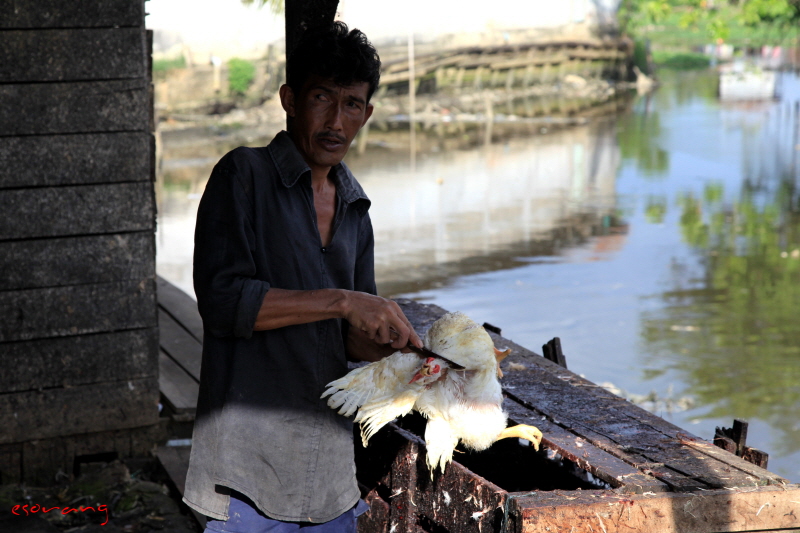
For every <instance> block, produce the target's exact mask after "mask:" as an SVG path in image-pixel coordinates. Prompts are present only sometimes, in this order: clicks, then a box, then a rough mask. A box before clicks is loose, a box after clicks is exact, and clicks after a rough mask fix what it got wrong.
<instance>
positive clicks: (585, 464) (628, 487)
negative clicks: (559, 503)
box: [503, 398, 670, 493]
mask: <svg viewBox="0 0 800 533" xmlns="http://www.w3.org/2000/svg"><path fill="white" fill-rule="evenodd" d="M503 409H504V410H505V411H506V412H507V413H508V415H509V426H511V425H515V424H528V425H531V426H536V427H537V428H539V430H541V432H542V434H543V435H544V436H543V438H542V445H543V446H544V447H545V448H550V449H551V450H553V451H555V452H556V453H558V454H559V455H561V456H562V457H564V458H565V459H567V460H569V461H572V462H573V463H575V464H576V465H577V466H579V467H580V468H583V469H584V470H586V471H587V472H589V473H590V474H592V475H593V476H595V477H596V478H598V479H600V480H602V481H605V482H606V483H609V484H610V485H611V486H612V487H614V488H619V487H621V488H622V490H623V491H624V492H626V493H627V492H635V493H642V492H665V491H668V490H670V487H669V485H667V484H666V483H663V482H661V481H659V480H658V479H656V478H655V477H653V476H651V475H647V474H644V473H643V472H641V471H640V470H639V469H638V468H636V467H635V466H632V465H631V464H629V463H626V462H625V461H623V460H622V459H620V458H618V457H616V456H614V455H611V454H610V453H608V452H606V451H604V450H601V449H600V448H598V447H596V446H594V445H593V444H592V443H591V442H589V441H587V440H586V439H583V438H581V437H579V436H578V435H576V434H574V433H572V432H569V431H567V430H566V429H564V428H562V427H561V426H559V425H557V424H554V423H553V422H551V421H550V420H547V419H546V418H544V417H542V416H541V415H538V414H537V413H535V412H534V411H531V410H530V409H528V408H526V407H524V406H522V405H520V404H518V403H517V402H515V401H513V400H512V399H509V398H506V399H505V401H504V402H503Z"/></svg>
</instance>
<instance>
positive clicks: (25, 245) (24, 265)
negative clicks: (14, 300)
mask: <svg viewBox="0 0 800 533" xmlns="http://www.w3.org/2000/svg"><path fill="white" fill-rule="evenodd" d="M154 241H155V239H154V236H153V233H152V232H151V231H140V232H136V233H117V234H115V235H91V236H81V237H60V238H53V239H36V240H29V241H5V242H0V291H10V290H18V289H35V288H44V287H60V286H66V285H86V284H90V283H110V282H114V281H118V280H125V279H128V280H142V279H145V278H152V277H153V276H155V265H154V264H152V263H148V262H143V261H142V257H152V256H153V255H155V242H154Z"/></svg>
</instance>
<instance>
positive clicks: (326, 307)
mask: <svg viewBox="0 0 800 533" xmlns="http://www.w3.org/2000/svg"><path fill="white" fill-rule="evenodd" d="M329 318H343V319H345V320H347V321H348V322H349V323H350V329H353V328H355V329H357V330H359V331H361V332H363V334H364V336H366V338H367V339H369V340H370V341H372V342H374V343H377V344H379V345H380V344H389V345H390V346H391V347H392V348H393V349H394V350H400V349H403V348H405V347H406V345H407V344H408V342H409V340H410V341H411V343H412V344H414V345H415V346H417V347H420V348H421V347H422V341H421V340H420V338H419V336H417V334H416V332H415V331H414V328H413V327H412V326H411V323H410V322H409V321H408V319H407V318H406V316H405V315H404V314H403V311H402V309H400V306H399V305H397V304H396V303H395V302H393V301H392V300H387V299H386V298H381V297H380V296H373V295H372V294H368V293H366V292H357V291H346V290H343V289H320V290H315V291H292V290H285V289H279V288H276V287H272V288H270V290H269V291H267V294H266V296H264V301H263V302H262V304H261V309H260V310H259V312H258V316H257V317H256V323H255V326H254V328H253V329H254V330H256V331H262V330H266V329H276V328H282V327H285V326H292V325H294V324H307V323H309V322H316V321H317V320H327V319H329ZM389 353H391V352H389ZM387 355H389V354H387ZM378 358H380V357H378Z"/></svg>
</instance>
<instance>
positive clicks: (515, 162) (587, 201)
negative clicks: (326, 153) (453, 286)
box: [348, 121, 619, 295]
mask: <svg viewBox="0 0 800 533" xmlns="http://www.w3.org/2000/svg"><path fill="white" fill-rule="evenodd" d="M618 162H619V155H618V149H617V148H616V143H615V142H614V137H613V123H612V122H609V121H598V122H593V123H591V124H588V125H583V126H577V127H571V128H567V129H562V130H560V131H553V132H549V133H548V134H546V135H542V134H540V135H533V136H525V137H517V138H514V137H512V138H510V139H508V140H506V141H505V142H502V143H496V144H490V145H488V146H482V147H479V148H475V149H470V150H456V151H448V152H433V153H430V152H429V153H427V154H426V153H423V154H421V155H419V156H418V157H417V160H416V163H415V166H416V168H414V167H412V166H411V165H409V164H408V163H407V162H405V161H402V160H399V161H394V162H393V163H391V164H387V154H384V153H381V152H380V151H371V152H367V153H365V154H364V155H363V156H360V157H353V158H349V159H348V164H349V165H350V167H351V168H352V169H353V172H354V173H355V175H356V176H358V177H359V180H360V181H361V183H362V185H363V186H364V188H365V189H366V190H367V193H368V194H369V195H370V197H371V198H372V200H373V208H372V209H371V211H370V213H371V216H372V223H373V227H374V228H375V241H376V248H375V263H376V265H375V266H376V272H377V276H378V286H379V287H380V290H381V292H382V293H383V294H386V295H392V294H397V293H401V292H408V291H412V290H419V289H423V288H427V287H431V286H436V285H437V284H441V283H443V282H445V281H447V280H449V279H452V278H453V277H455V276H457V275H463V274H466V273H471V272H476V271H486V270H497V269H499V268H509V267H511V266H513V265H514V262H515V258H516V257H518V256H520V255H522V256H529V255H544V254H548V255H552V254H553V247H554V246H556V247H558V246H561V245H563V244H564V243H558V244H557V243H555V239H554V235H555V234H558V235H560V236H561V238H562V240H566V241H569V242H577V241H580V240H585V239H586V238H587V237H589V236H590V235H592V234H595V233H598V231H602V226H603V223H604V220H605V224H606V226H608V224H609V220H610V217H609V215H611V214H613V211H614V201H615V194H614V188H615V185H614V183H615V176H616V169H617V165H618ZM604 217H606V218H605V219H604ZM517 264H519V263H517Z"/></svg>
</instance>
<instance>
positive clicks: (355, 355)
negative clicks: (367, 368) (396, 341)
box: [345, 326, 397, 363]
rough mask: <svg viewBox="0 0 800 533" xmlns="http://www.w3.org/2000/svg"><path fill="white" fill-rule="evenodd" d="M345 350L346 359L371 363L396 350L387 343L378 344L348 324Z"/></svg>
mask: <svg viewBox="0 0 800 533" xmlns="http://www.w3.org/2000/svg"><path fill="white" fill-rule="evenodd" d="M345 351H346V352H347V357H348V359H352V360H356V361H367V362H369V363H372V362H375V361H380V360H381V359H383V358H384V357H389V356H390V355H392V354H393V353H394V352H396V351H397V350H395V349H394V348H392V346H391V345H389V344H378V343H377V342H375V341H374V340H372V339H370V338H369V337H367V334H366V333H364V332H363V331H361V330H360V329H356V328H354V327H352V326H350V327H349V328H348V329H347V339H346V342H345Z"/></svg>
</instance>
